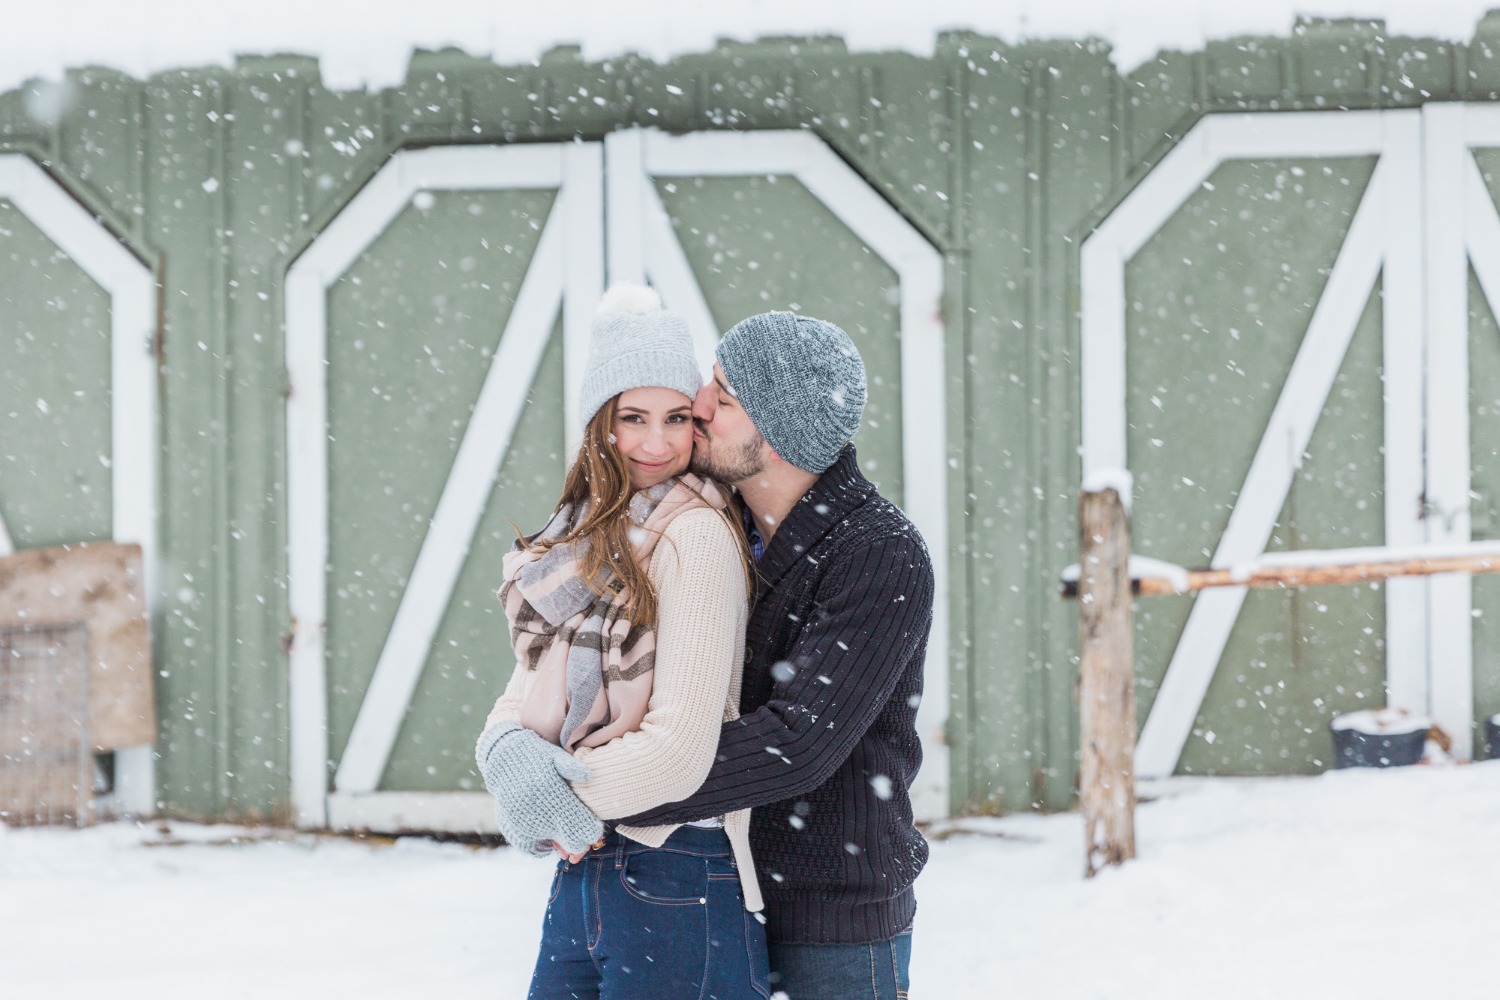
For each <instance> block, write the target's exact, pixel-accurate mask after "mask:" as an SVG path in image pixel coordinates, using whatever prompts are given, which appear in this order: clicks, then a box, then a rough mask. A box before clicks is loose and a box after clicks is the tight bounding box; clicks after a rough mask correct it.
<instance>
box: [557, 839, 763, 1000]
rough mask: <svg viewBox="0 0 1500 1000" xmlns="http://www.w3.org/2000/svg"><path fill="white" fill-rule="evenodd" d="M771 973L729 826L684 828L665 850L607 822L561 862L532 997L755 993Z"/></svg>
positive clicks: (746, 999)
mask: <svg viewBox="0 0 1500 1000" xmlns="http://www.w3.org/2000/svg"><path fill="white" fill-rule="evenodd" d="M769 977H770V969H769V967H768V966H767V963H766V931H765V925H764V924H762V923H761V922H760V919H759V918H758V916H757V915H756V914H754V913H747V912H745V899H744V895H743V894H742V893H741V891H740V875H739V869H738V868H737V867H736V865H735V863H734V856H733V853H732V851H731V850H730V847H729V838H728V837H727V836H726V835H725V834H724V831H723V830H703V829H698V828H696V827H690V826H685V827H682V828H680V829H678V830H676V831H674V832H673V834H672V836H670V837H668V838H667V842H666V843H665V844H663V845H662V846H661V847H659V848H650V847H646V846H645V845H644V844H638V843H636V842H635V841H633V840H628V839H626V838H624V837H621V836H620V835H619V834H617V833H615V832H614V830H610V831H609V832H608V833H606V834H605V839H604V846H603V847H601V848H599V849H598V850H595V851H591V852H589V854H588V855H587V856H585V857H584V858H583V860H581V861H579V862H578V864H576V865H570V864H568V863H567V862H566V861H559V862H558V865H557V874H556V875H554V876H553V878H552V898H551V900H550V901H549V902H548V903H547V915H546V917H545V919H544V922H543V924H542V948H541V953H540V954H539V955H538V956H537V960H536V969H535V971H534V972H532V974H531V992H530V993H528V994H527V997H528V1000H564V998H566V1000H576V998H580V997H588V998H599V1000H687V998H693V1000H700V998H701V1000H708V998H714V1000H755V998H766V997H769V996H770V989H769V986H768V982H769Z"/></svg>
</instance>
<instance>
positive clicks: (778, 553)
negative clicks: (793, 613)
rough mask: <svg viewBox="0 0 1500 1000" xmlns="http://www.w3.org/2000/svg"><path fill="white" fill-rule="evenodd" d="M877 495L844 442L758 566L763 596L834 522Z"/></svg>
mask: <svg viewBox="0 0 1500 1000" xmlns="http://www.w3.org/2000/svg"><path fill="white" fill-rule="evenodd" d="M874 495H875V486H874V484H873V483H871V482H870V481H869V480H868V479H866V478H865V477H864V475H863V474H862V473H861V472H860V471H859V462H858V460H857V459H856V457H855V454H854V445H852V444H850V445H845V446H844V450H843V451H842V452H841V453H840V454H839V457H838V461H836V462H834V463H833V465H831V466H829V468H828V471H826V472H824V473H823V475H821V476H820V477H818V481H817V482H815V483H813V485H812V488H811V489H809V490H808V491H807V492H806V493H804V494H803V495H802V499H801V500H798V501H797V502H796V503H795V504H793V505H792V509H791V510H790V511H789V512H788V513H787V516H786V520H784V521H782V522H781V526H780V527H779V528H777V529H776V534H775V535H773V536H771V544H770V545H769V546H767V547H766V554H765V556H764V557H762V558H761V560H760V563H759V565H758V566H757V567H756V568H757V570H758V571H759V575H760V588H759V593H760V596H762V597H763V596H765V594H766V592H767V591H768V590H770V589H771V588H772V587H774V586H776V584H777V582H778V581H780V580H781V578H782V577H784V576H786V574H787V572H788V571H789V570H791V568H792V567H793V566H795V565H796V564H797V563H798V562H799V561H800V560H801V559H802V557H803V556H804V555H805V554H806V553H807V552H808V551H809V550H810V549H811V548H812V547H813V546H814V545H816V544H817V543H818V541H819V539H821V538H822V537H823V536H824V535H826V534H828V532H829V530H830V529H832V528H833V526H834V525H836V524H838V523H839V522H840V521H842V520H844V518H845V517H847V516H848V515H849V513H850V512H851V511H853V510H855V509H856V508H858V507H860V506H861V505H863V504H864V503H865V502H866V501H868V500H869V499H870V498H871V497H872V496H874Z"/></svg>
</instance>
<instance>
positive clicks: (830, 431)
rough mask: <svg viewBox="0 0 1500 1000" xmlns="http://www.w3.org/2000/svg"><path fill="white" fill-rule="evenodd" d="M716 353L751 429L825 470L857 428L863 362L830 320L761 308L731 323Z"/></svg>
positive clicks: (802, 463)
mask: <svg viewBox="0 0 1500 1000" xmlns="http://www.w3.org/2000/svg"><path fill="white" fill-rule="evenodd" d="M715 357H716V358H717V359H718V362H719V368H720V369H722V370H723V372H724V377H725V378H726V379H728V380H729V388H730V389H732V390H733V391H734V394H735V398H736V399H738V400H739V403H740V405H741V406H743V407H744V408H745V412H746V413H747V414H749V416H750V420H751V421H752V422H753V423H754V424H755V429H756V430H758V431H760V433H761V436H762V437H764V438H765V439H766V442H767V443H768V444H769V445H770V446H771V447H772V448H773V449H775V451H776V454H778V455H780V456H781V457H782V458H784V459H786V460H787V461H788V462H790V463H792V464H793V465H795V466H796V467H797V468H799V469H803V470H805V471H807V472H815V473H818V474H820V475H821V474H822V473H823V472H826V471H827V470H828V467H829V466H831V465H833V463H834V462H836V461H838V457H839V452H841V451H843V449H844V445H846V444H848V443H849V441H850V440H852V439H853V437H854V434H855V432H856V431H858V430H859V421H860V418H861V417H862V416H863V415H864V412H865V363H864V360H863V359H862V358H861V357H860V356H859V350H858V349H857V348H856V347H855V346H854V341H852V340H850V339H849V335H848V334H847V333H845V332H844V331H843V330H840V329H839V328H838V327H837V326H834V325H833V324H832V323H829V322H828V321H826V320H821V319H813V318H812V317H810V316H799V315H797V314H796V313H790V312H768V313H761V314H760V315H758V316H751V317H750V318H749V319H744V320H741V321H740V322H738V323H736V324H735V325H734V326H733V327H731V328H730V330H729V332H728V333H726V334H724V339H722V340H720V341H719V346H718V349H717V350H716V351H715Z"/></svg>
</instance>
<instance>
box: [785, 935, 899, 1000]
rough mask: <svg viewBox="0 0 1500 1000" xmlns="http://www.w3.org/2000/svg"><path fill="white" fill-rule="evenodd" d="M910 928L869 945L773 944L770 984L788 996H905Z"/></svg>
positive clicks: (810, 999)
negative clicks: (888, 938) (886, 939)
mask: <svg viewBox="0 0 1500 1000" xmlns="http://www.w3.org/2000/svg"><path fill="white" fill-rule="evenodd" d="M910 967H911V928H910V927H908V928H907V929H906V930H904V931H902V932H901V933H900V934H897V935H896V936H895V937H893V938H891V939H890V940H889V941H875V942H872V943H870V944H773V945H771V968H772V970H773V971H772V973H771V988H772V989H775V990H780V991H781V992H782V993H785V994H786V995H787V997H788V1000H866V998H868V1000H906V997H907V994H908V991H909V990H910V989H911V976H910V974H909V971H908V970H909V969H910Z"/></svg>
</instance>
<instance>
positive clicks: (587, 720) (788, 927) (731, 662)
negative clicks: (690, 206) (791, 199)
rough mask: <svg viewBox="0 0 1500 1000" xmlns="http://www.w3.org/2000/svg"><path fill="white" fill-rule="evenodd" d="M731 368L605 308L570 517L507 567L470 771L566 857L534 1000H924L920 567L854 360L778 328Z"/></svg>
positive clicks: (798, 329) (566, 498)
mask: <svg viewBox="0 0 1500 1000" xmlns="http://www.w3.org/2000/svg"><path fill="white" fill-rule="evenodd" d="M715 360H716V362H717V363H716V364H715V366H714V370H713V376H712V380H711V381H710V382H708V383H707V384H704V383H703V382H702V380H701V378H700V375H699V371H698V368H697V364H696V361H695V360H694V357H693V349H692V342H691V337H690V335H689V332H688V328H687V324H686V322H685V321H684V320H683V319H682V318H681V317H680V316H677V315H676V314H674V313H671V312H668V311H666V310H664V309H662V308H661V304H660V300H659V299H658V298H657V297H656V293H655V292H653V291H651V290H650V289H648V288H645V287H643V286H635V285H623V286H616V287H615V288H612V289H611V290H610V291H609V292H608V293H607V294H606V295H605V297H604V300H603V302H601V304H600V307H599V311H598V313H597V314H596V316H595V318H594V322H593V330H592V341H591V344H590V352H589V360H588V365H587V369H586V371H585V375H584V380H583V385H582V390H581V393H580V410H581V412H580V417H581V420H582V424H583V426H584V433H583V442H582V444H581V445H580V447H579V450H578V454H577V457H576V459H575V460H574V462H573V465H572V467H571V469H570V470H569V472H568V475H567V479H566V482H565V485H564V488H563V495H562V498H561V499H560V500H559V502H558V504H557V507H556V510H555V511H554V512H553V514H552V516H551V518H550V519H549V520H548V522H547V524H546V525H545V526H544V527H542V529H541V530H540V531H539V532H538V533H536V534H535V535H532V536H529V537H527V538H524V539H522V540H520V541H518V542H517V544H516V545H515V547H514V549H513V550H512V551H511V552H510V553H509V554H508V555H507V556H506V557H505V562H504V585H503V586H502V588H501V590H500V598H501V601H502V603H503V604H504V606H505V613H506V616H507V618H508V619H509V621H510V635H511V641H512V643H513V645H514V646H515V650H516V661H517V662H516V669H515V673H514V674H513V675H512V677H511V679H510V683H509V684H508V685H507V686H506V688H505V691H504V693H503V694H502V695H501V696H500V698H499V700H498V701H497V702H496V703H495V708H494V710H493V711H492V712H491V713H490V715H489V718H488V719H487V721H486V724H485V729H484V731H483V733H482V734H481V736H480V738H479V742H478V745H477V748H476V761H477V764H478V767H479V772H480V774H481V775H482V776H483V777H484V781H485V786H486V787H487V788H488V789H489V790H490V792H491V793H492V794H493V795H494V797H495V800H496V803H495V804H496V818H497V820H498V822H499V825H500V831H501V833H502V834H503V835H504V836H505V838H506V840H507V841H508V842H509V843H511V844H514V845H516V846H517V847H519V848H521V849H523V850H526V851H528V852H530V853H532V854H535V855H537V856H539V857H544V856H547V855H549V854H551V853H553V852H554V851H555V852H556V853H557V854H559V855H561V858H560V859H559V861H558V866H557V873H556V875H555V876H554V878H553V883H552V890H551V898H550V900H549V902H548V905H547V912H546V917H545V920H544V924H543V932H542V945H541V952H540V954H539V955H538V957H537V963H536V968H535V971H534V972H533V974H532V980H531V990H530V994H529V997H530V998H531V1000H544V998H547V1000H550V998H563V997H567V998H573V997H596V998H604V1000H626V998H641V1000H645V998H652V1000H657V998H660V1000H677V998H688V997H694V998H697V997H717V998H720V1000H730V998H735V1000H737V998H742V997H743V998H750V997H768V996H771V995H772V992H773V991H779V993H781V994H785V995H786V996H787V997H789V998H790V1000H824V998H830V1000H832V998H836V1000H855V998H866V997H871V998H875V997H878V998H880V1000H894V998H896V997H905V996H906V995H907V990H908V985H907V982H908V975H907V967H908V963H909V961H910V956H911V928H912V920H913V917H914V915H915V912H916V899H915V896H914V894H913V883H914V882H915V880H916V877H917V874H918V873H919V872H920V871H921V869H922V866H923V865H924V864H925V862H926V860H927V844H926V841H925V840H924V839H923V838H922V836H921V834H920V833H919V832H918V831H917V830H916V828H915V827H914V826H913V823H912V811H911V802H910V797H909V789H910V786H911V782H912V778H913V776H914V775H915V773H916V771H917V767H918V765H919V764H920V762H921V748H920V744H919V741H918V737H917V732H916V726H915V720H916V712H917V704H918V702H919V701H920V700H921V693H922V664H923V655H924V652H925V648H926V644H927V635H928V631H929V629H930V627H931V624H932V600H933V577H932V567H931V562H930V560H929V559H928V555H927V550H926V547H925V546H924V544H923V542H922V539H921V536H920V535H919V534H918V533H917V530H916V528H915V527H913V525H912V524H911V522H910V521H908V520H907V518H906V517H905V515H904V514H902V512H901V511H900V510H899V509H898V508H897V507H896V506H895V505H894V504H892V503H891V502H890V501H888V500H886V499H884V498H883V497H881V496H880V495H879V493H877V492H876V490H875V487H874V486H873V485H871V483H870V482H869V481H868V480H867V479H865V477H864V476H863V475H861V473H860V471H859V466H858V464H857V462H856V459H855V453H854V447H853V445H852V444H850V441H851V439H852V438H853V437H854V434H855V432H856V431H857V430H858V429H859V423H860V418H861V415H862V413H863V410H864V404H865V371H864V363H863V361H862V360H861V358H860V355H859V352H858V351H857V350H856V349H855V346H854V344H853V342H852V341H851V340H850V338H849V337H848V335H847V334H845V333H844V331H842V330H840V329H839V328H838V327H837V326H835V325H833V324H832V323H827V322H824V321H822V320H817V319H812V318H808V317H803V316H798V315H795V314H793V313H787V312H772V313H764V314H761V315H757V316H752V317H750V318H749V319H746V320H744V321H742V322H740V323H739V324H737V325H736V326H734V327H733V328H732V329H730V330H729V332H728V333H726V334H725V335H724V337H723V339H722V340H721V341H720V342H719V345H718V347H717V349H716V351H715Z"/></svg>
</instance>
